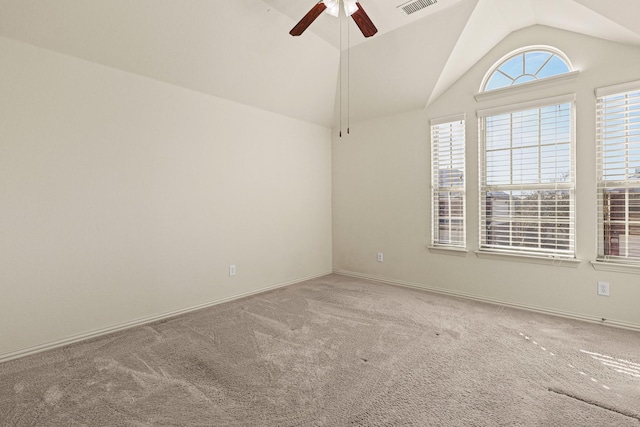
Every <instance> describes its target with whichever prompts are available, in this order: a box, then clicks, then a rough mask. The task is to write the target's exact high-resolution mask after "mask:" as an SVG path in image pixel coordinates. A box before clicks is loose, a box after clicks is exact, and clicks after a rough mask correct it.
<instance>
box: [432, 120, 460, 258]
mask: <svg viewBox="0 0 640 427" xmlns="http://www.w3.org/2000/svg"><path fill="white" fill-rule="evenodd" d="M447 125H448V126H449V128H450V129H449V131H448V132H447V131H446V130H445V132H444V134H445V135H448V136H449V138H450V144H449V153H448V154H447V156H446V158H448V159H449V163H450V164H451V165H453V163H455V164H458V165H459V164H462V167H461V170H459V171H457V172H460V173H461V181H462V185H457V186H456V185H446V186H445V185H442V182H441V181H442V177H441V176H440V171H441V166H442V164H441V162H440V158H441V155H440V154H441V150H440V148H439V147H438V145H439V143H441V142H442V141H441V138H440V136H439V135H440V134H441V132H440V130H439V128H440V127H442V126H447ZM430 135H431V137H430V139H431V144H430V155H431V242H430V243H431V245H432V246H431V247H432V248H438V249H456V250H461V249H462V250H464V249H465V248H466V245H467V237H466V236H467V221H466V207H467V200H466V199H467V191H466V185H467V179H466V115H465V114H457V115H454V116H447V117H443V118H439V119H432V120H431V121H430ZM452 170H453V169H452ZM450 176H451V175H450ZM443 192H446V193H449V197H447V198H445V200H444V201H445V202H446V204H447V206H448V209H447V210H446V211H447V212H448V215H444V216H443V215H442V212H441V211H442V209H441V204H442V203H441V202H442V199H441V193H443ZM451 193H457V194H458V197H455V196H453V197H452V194H451ZM456 199H458V200H460V203H461V206H460V208H459V209H458V211H460V210H461V213H460V215H456V216H454V215H452V208H451V206H452V203H451V202H452V201H455V200H456ZM443 220H444V221H448V224H449V225H450V228H451V224H453V221H454V220H458V221H460V224H461V230H460V231H459V233H460V234H461V239H456V240H454V239H451V238H449V239H443V238H441V234H440V232H441V231H440V230H441V222H442V221H443ZM451 235H452V230H451V229H450V230H449V236H451Z"/></svg>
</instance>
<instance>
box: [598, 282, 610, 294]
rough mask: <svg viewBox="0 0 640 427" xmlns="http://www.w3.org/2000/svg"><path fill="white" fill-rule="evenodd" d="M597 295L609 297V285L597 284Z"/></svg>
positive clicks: (604, 283)
mask: <svg viewBox="0 0 640 427" xmlns="http://www.w3.org/2000/svg"><path fill="white" fill-rule="evenodd" d="M598 295H601V296H603V297H608V296H609V283H607V282H598Z"/></svg>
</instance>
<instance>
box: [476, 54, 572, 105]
mask: <svg viewBox="0 0 640 427" xmlns="http://www.w3.org/2000/svg"><path fill="white" fill-rule="evenodd" d="M531 52H547V53H550V54H551V56H550V57H549V59H548V60H547V61H546V62H545V65H546V63H547V62H548V61H550V60H551V59H552V58H553V57H554V56H556V57H557V58H559V59H560V60H561V61H562V62H564V63H565V65H566V66H567V68H568V71H567V72H564V73H558V74H554V75H551V76H547V77H542V78H536V79H535V80H533V81H527V82H521V83H515V81H516V80H518V78H520V77H522V76H523V75H525V73H524V70H523V74H521V75H519V76H518V77H516V78H515V79H513V80H514V82H513V83H512V84H510V85H507V86H500V87H497V88H493V89H487V85H488V84H489V82H490V81H491V78H492V77H493V75H494V74H496V73H501V74H504V73H503V72H502V71H500V67H502V66H503V65H504V64H505V63H507V62H508V61H510V60H511V59H513V58H515V57H516V56H518V55H525V57H526V54H527V53H531ZM524 64H525V62H524V61H523V66H524ZM543 68H544V65H543V66H542V67H540V69H539V70H538V72H540V71H541V70H542V69H543ZM574 72H575V70H574V68H573V64H572V63H571V60H570V59H569V57H568V56H567V55H565V54H564V52H562V51H561V50H559V49H557V48H555V47H553V46H547V45H534V46H525V47H522V48H520V49H516V50H514V51H511V52H509V53H508V54H506V55H504V56H503V57H502V58H500V59H499V60H498V61H496V63H495V64H494V65H493V66H492V67H491V68H490V69H489V71H487V73H486V74H485V75H484V77H483V79H482V82H481V84H480V93H491V92H494V91H501V90H505V89H510V88H514V87H519V86H521V85H525V86H526V85H530V84H535V83H538V82H542V81H545V80H547V79H556V78H558V77H559V76H565V75H568V74H569V75H570V74H573V73H574ZM507 77H508V78H511V77H510V76H507Z"/></svg>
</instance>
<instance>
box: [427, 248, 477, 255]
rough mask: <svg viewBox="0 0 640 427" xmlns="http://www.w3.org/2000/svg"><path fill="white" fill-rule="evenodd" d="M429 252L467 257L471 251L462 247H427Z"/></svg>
mask: <svg viewBox="0 0 640 427" xmlns="http://www.w3.org/2000/svg"><path fill="white" fill-rule="evenodd" d="M427 249H429V252H433V253H436V254H443V255H455V256H467V254H468V253H469V251H468V250H467V249H465V248H462V247H460V246H427Z"/></svg>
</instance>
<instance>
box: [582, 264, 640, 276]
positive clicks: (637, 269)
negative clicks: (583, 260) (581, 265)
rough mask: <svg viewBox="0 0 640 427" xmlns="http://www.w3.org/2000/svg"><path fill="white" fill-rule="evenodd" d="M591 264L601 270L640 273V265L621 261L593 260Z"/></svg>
mask: <svg viewBox="0 0 640 427" xmlns="http://www.w3.org/2000/svg"><path fill="white" fill-rule="evenodd" d="M591 266H592V267H593V268H594V269H595V270H599V271H615V272H616V273H633V274H640V265H636V264H622V263H619V262H607V261H591Z"/></svg>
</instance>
